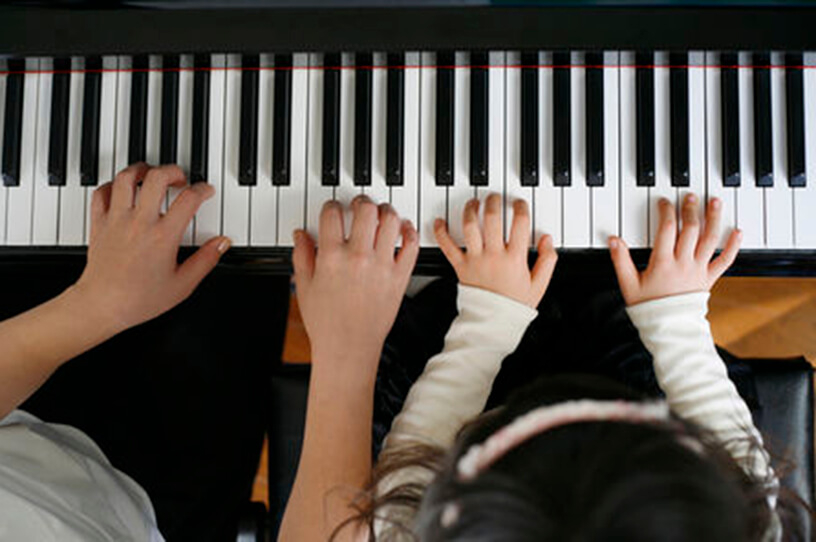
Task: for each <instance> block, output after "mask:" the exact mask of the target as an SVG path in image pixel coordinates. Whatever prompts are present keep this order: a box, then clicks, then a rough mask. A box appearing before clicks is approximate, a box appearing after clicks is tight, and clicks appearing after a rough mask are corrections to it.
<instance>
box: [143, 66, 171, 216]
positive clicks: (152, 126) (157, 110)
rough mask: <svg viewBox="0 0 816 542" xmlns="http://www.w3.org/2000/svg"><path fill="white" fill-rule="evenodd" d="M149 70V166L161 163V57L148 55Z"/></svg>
mask: <svg viewBox="0 0 816 542" xmlns="http://www.w3.org/2000/svg"><path fill="white" fill-rule="evenodd" d="M148 66H149V67H150V71H149V72H147V118H146V120H147V123H146V124H147V126H146V132H145V160H146V161H147V163H148V164H150V165H151V166H158V165H160V164H161V110H162V98H163V97H162V77H163V75H164V74H163V73H162V71H161V68H162V58H161V56H159V55H150V57H149V58H148ZM161 212H162V213H166V212H167V198H164V201H163V202H162V206H161Z"/></svg>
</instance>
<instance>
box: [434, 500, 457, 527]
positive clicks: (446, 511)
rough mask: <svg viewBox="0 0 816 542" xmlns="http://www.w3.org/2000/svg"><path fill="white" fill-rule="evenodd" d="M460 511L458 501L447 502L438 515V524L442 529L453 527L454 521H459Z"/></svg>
mask: <svg viewBox="0 0 816 542" xmlns="http://www.w3.org/2000/svg"><path fill="white" fill-rule="evenodd" d="M461 511H462V509H461V508H460V507H459V504H458V503H455V502H449V503H448V504H446V505H445V507H444V508H443V509H442V514H441V515H440V516H439V524H440V525H441V526H442V528H443V529H449V528H451V527H453V526H454V525H455V524H456V522H457V521H459V514H460V513H461Z"/></svg>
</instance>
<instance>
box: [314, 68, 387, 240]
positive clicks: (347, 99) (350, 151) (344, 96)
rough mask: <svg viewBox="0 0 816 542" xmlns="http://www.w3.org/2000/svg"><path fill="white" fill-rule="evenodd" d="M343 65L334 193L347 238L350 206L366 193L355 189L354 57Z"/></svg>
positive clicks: (350, 216)
mask: <svg viewBox="0 0 816 542" xmlns="http://www.w3.org/2000/svg"><path fill="white" fill-rule="evenodd" d="M340 61H341V62H342V65H343V69H342V70H340V111H339V113H340V164H339V167H340V171H339V180H338V185H337V188H335V189H334V198H335V199H336V200H337V201H339V202H340V203H342V204H343V218H344V221H343V222H344V231H345V234H346V237H348V236H349V234H350V233H351V222H352V217H353V213H352V212H351V209H350V207H349V206H350V205H351V200H353V199H354V198H355V196H357V195H359V194H361V193H362V192H363V190H362V187H359V186H355V185H354V122H355V120H356V119H355V108H354V105H355V104H354V101H355V95H354V94H355V90H356V79H357V78H356V74H355V70H354V54H353V53H342V54H341V58H340ZM324 84H325V82H324ZM321 129H322V127H321ZM328 199H331V198H328ZM376 203H380V202H378V201H377V202H376Z"/></svg>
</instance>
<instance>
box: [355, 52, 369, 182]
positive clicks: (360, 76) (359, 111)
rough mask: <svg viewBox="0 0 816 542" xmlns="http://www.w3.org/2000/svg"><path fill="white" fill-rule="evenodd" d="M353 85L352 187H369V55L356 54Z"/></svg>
mask: <svg viewBox="0 0 816 542" xmlns="http://www.w3.org/2000/svg"><path fill="white" fill-rule="evenodd" d="M355 62H356V65H357V69H356V70H355V83H354V85H355V86H354V117H355V118H354V185H355V186H370V185H371V97H372V96H371V84H372V79H371V67H372V66H373V65H374V57H373V56H372V54H371V53H358V54H357V55H356V57H355Z"/></svg>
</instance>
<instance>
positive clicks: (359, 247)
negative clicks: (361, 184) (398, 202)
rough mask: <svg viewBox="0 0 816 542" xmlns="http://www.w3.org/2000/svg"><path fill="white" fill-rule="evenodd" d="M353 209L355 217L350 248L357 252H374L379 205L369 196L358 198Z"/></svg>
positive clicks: (352, 223) (352, 222)
mask: <svg viewBox="0 0 816 542" xmlns="http://www.w3.org/2000/svg"><path fill="white" fill-rule="evenodd" d="M351 209H352V211H353V212H354V217H353V218H352V220H351V236H350V237H349V246H350V247H351V248H352V250H355V251H357V252H365V251H369V250H373V249H374V239H375V238H376V237H377V222H378V220H377V205H375V204H374V202H373V201H371V198H369V197H368V196H357V197H356V198H354V200H353V201H352V202H351Z"/></svg>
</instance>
